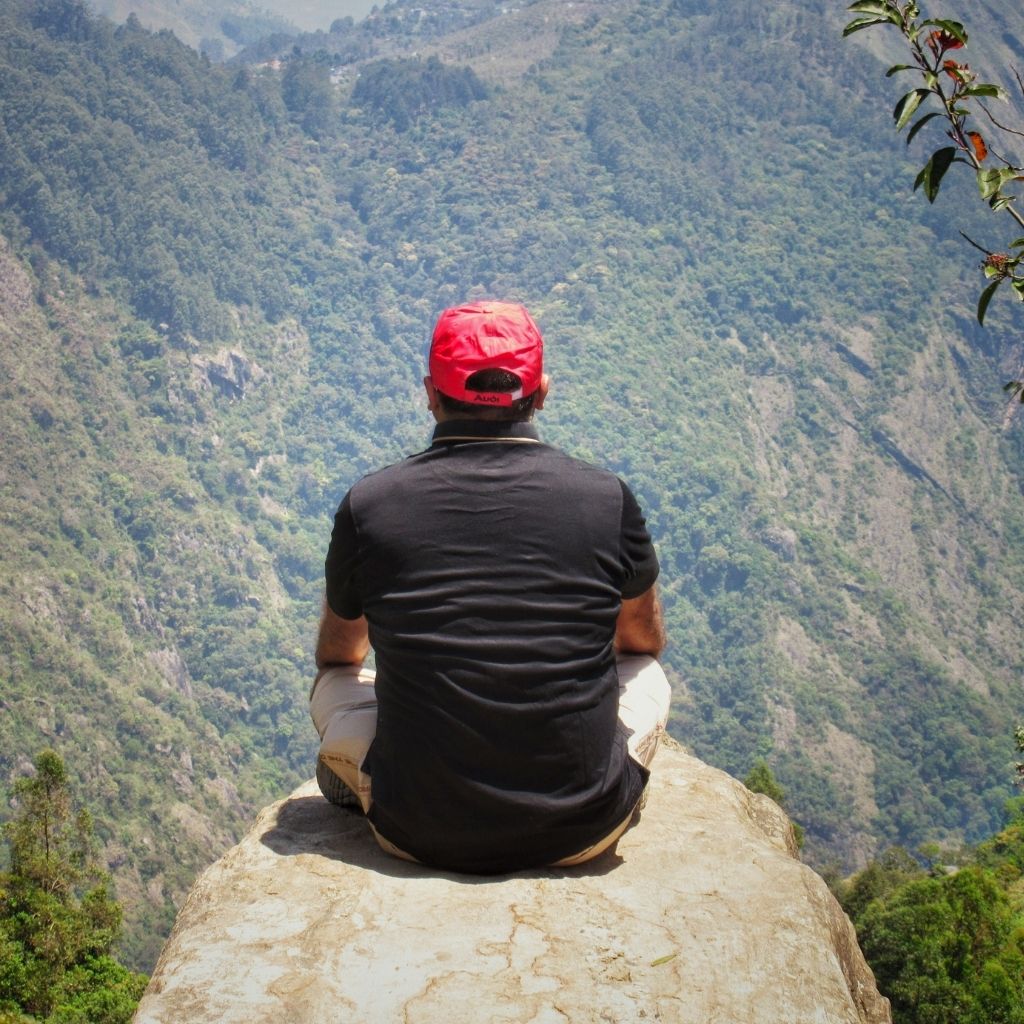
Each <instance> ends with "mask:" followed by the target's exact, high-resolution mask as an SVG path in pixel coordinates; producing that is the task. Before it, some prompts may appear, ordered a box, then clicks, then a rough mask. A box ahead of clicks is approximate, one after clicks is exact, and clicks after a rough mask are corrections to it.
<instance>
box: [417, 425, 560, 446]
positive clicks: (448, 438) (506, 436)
mask: <svg viewBox="0 0 1024 1024" xmlns="http://www.w3.org/2000/svg"><path fill="white" fill-rule="evenodd" d="M457 441H520V442H526V443H529V442H531V441H532V442H533V443H534V444H536V443H537V442H539V441H540V435H539V434H538V433H537V428H536V427H535V426H534V425H533V424H532V423H526V422H508V421H505V420H447V421H445V422H444V423H438V425H437V426H436V427H435V428H434V436H433V438H432V440H431V444H445V443H449V442H457Z"/></svg>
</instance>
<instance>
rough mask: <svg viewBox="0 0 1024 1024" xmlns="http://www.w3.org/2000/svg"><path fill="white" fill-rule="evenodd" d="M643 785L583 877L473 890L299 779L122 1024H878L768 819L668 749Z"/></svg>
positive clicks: (207, 879)
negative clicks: (631, 820) (635, 816)
mask: <svg viewBox="0 0 1024 1024" xmlns="http://www.w3.org/2000/svg"><path fill="white" fill-rule="evenodd" d="M651 786H652V789H651V794H650V798H649V800H648V803H647V807H646V809H645V810H644V812H643V819H642V821H641V823H640V825H639V826H638V827H636V828H634V829H632V830H631V831H629V832H628V833H626V835H625V836H624V837H623V838H622V839H621V840H620V841H619V843H618V847H617V849H616V850H614V851H612V852H609V853H608V854H606V855H605V856H604V857H602V858H600V859H598V860H596V861H594V862H593V863H591V864H589V865H585V866H583V867H579V868H575V869H567V870H547V871H530V872H524V873H521V874H516V875H507V876H499V877H494V878H477V877H470V876H460V875H454V874H448V873H444V872H439V871H433V870H428V869H426V868H422V867H419V866H417V865H414V864H407V863H405V862H402V861H398V860H394V859H392V858H389V857H387V856H386V855H385V854H383V853H381V852H380V851H379V850H378V848H377V846H376V844H375V843H374V842H373V840H372V839H371V837H370V835H369V832H368V830H367V828H366V825H365V823H364V822H363V820H362V819H361V818H358V817H355V816H352V815H348V814H346V813H345V812H342V811H339V810H337V809H336V808H334V807H332V806H331V805H329V804H328V803H327V802H326V801H324V800H323V798H322V797H321V796H320V794H319V792H318V791H317V789H316V785H315V783H312V782H310V783H307V784H306V785H304V786H302V787H301V788H300V789H298V790H296V791H295V792H294V793H293V794H292V795H291V796H290V797H289V798H288V799H286V800H283V801H281V802H280V803H277V804H274V805H273V806H271V807H268V808H266V809H265V810H264V811H263V812H262V813H261V814H260V816H259V818H258V819H257V821H256V824H255V825H254V827H253V829H252V830H251V831H250V833H249V834H248V835H247V836H246V837H245V839H244V840H243V841H242V842H241V843H239V845H238V846H236V847H235V848H234V849H232V850H231V851H229V852H228V853H227V854H226V855H225V856H224V857H222V858H221V859H220V860H219V861H218V862H217V863H216V864H214V865H213V866H212V867H211V868H210V869H209V870H207V871H206V873H205V874H203V875H202V876H201V878H200V879H199V880H198V881H197V882H196V884H195V886H194V888H193V890H192V892H191V894H190V896H189V898H188V901H187V902H186V904H185V905H184V907H183V908H182V910H181V912H180V914H179V915H178V920H177V923H176V925H175V928H174V932H173V933H172V935H171V938H170V940H169V941H168V943H167V945H166V947H165V949H164V951H163V954H162V955H161V957H160V961H159V963H158V964H157V967H156V970H155V972H154V973H153V976H152V980H151V982H150V986H149V989H148V990H147V992H146V995H145V996H144V998H143V1000H142V1003H141V1004H140V1007H139V1010H138V1014H137V1016H136V1018H135V1019H136V1022H137V1024H155V1022H167V1024H170V1022H176V1024H177V1022H181V1021H188V1022H190V1024H202V1022H210V1024H213V1022H217V1024H231V1022H236V1021H237V1022H243V1021H244V1022H246V1024H256V1022H268V1024H269V1022H274V1024H278V1022H281V1021H288V1022H291V1024H321V1022H328V1021H330V1022H333V1021H340V1020H344V1021H347V1022H353V1024H355V1022H366V1024H376V1022H381V1024H384V1022H393V1021H406V1022H409V1024H436V1022H441V1021H443V1022H445V1024H461V1022H465V1024H480V1022H482V1021H509V1022H517V1024H519V1022H527V1021H529V1022H533V1024H549V1022H551V1024H553V1022H556V1021H558V1022H565V1021H570V1022H582V1021H636V1020H652V1021H653V1020H660V1021H672V1022H680V1024H683V1022H687V1024H689V1022H693V1024H698V1022H699V1024H714V1022H720V1024H737V1022H740V1021H742V1022H745V1024H759V1022H763V1024H780V1022H788V1024H791V1022H810V1021H814V1022H818V1024H825V1022H837V1024H838V1022H844V1024H845V1022H850V1024H853V1022H858V1024H867V1022H871V1024H876V1022H877V1024H882V1022H888V1021H890V1015H889V1007H888V1002H887V1001H886V1000H885V999H884V998H883V997H882V996H880V995H879V993H878V990H877V989H876V987H875V983H874V978H873V977H872V975H871V972H870V970H869V969H868V967H867V965H866V964H865V962H864V959H863V956H862V955H861V953H860V950H859V948H858V946H857V941H856V937H855V935H854V932H853V928H852V926H851V924H850V922H849V921H848V920H847V918H846V917H845V915H844V914H843V913H842V911H841V909H840V908H839V906H838V904H837V903H836V902H835V900H834V899H833V897H832V895H831V894H830V893H829V891H828V889H827V887H826V886H825V884H824V882H822V880H821V879H820V878H819V877H818V876H817V875H816V874H814V872H813V871H811V870H810V869H809V868H807V867H806V866H804V865H802V864H801V863H800V862H799V861H798V860H797V859H796V858H795V856H794V851H793V844H792V836H791V829H790V826H789V822H788V820H787V819H786V817H785V815H784V814H783V813H782V812H781V811H780V810H779V809H778V808H777V807H776V805H775V804H774V803H772V802H771V801H770V800H769V799H768V798H767V797H763V796H755V795H752V794H751V793H749V792H748V791H747V790H746V789H745V788H744V787H743V786H741V785H740V784H739V783H738V782H736V781H735V780H734V779H732V778H730V777H729V776H728V775H725V774H723V773H722V772H719V771H717V770H715V769H713V768H710V767H708V766H707V765H705V764H703V763H702V762H700V761H697V760H696V759H694V758H692V757H689V756H688V755H686V754H685V753H684V752H683V751H682V750H681V749H680V748H679V747H678V746H676V745H675V744H672V743H669V744H667V746H666V748H663V749H662V750H661V751H660V752H659V754H658V757H657V760H656V761H655V765H654V777H653V779H652V783H651Z"/></svg>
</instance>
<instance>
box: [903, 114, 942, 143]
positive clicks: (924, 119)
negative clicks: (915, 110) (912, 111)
mask: <svg viewBox="0 0 1024 1024" xmlns="http://www.w3.org/2000/svg"><path fill="white" fill-rule="evenodd" d="M933 117H942V112H941V111H938V110H933V111H932V112H931V113H930V114H925V115H924V117H922V118H920V119H919V120H917V121H915V122H914V123H913V124H912V125H911V126H910V131H909V132H908V133H907V145H908V146H909V145H910V142H911V140H912V139H913V138H914V136H915V135H916V134H917V133H918V132H919V131H920V130H921V129H922V128H923V127H924V126H925V125H926V124H927V123H928V122H929V121H930V120H931V119H932V118H933Z"/></svg>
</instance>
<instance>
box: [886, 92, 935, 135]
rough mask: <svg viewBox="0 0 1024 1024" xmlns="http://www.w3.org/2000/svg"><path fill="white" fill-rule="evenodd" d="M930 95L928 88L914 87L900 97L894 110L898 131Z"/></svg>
mask: <svg viewBox="0 0 1024 1024" xmlns="http://www.w3.org/2000/svg"><path fill="white" fill-rule="evenodd" d="M930 95H931V93H930V92H929V91H928V90H927V89H914V90H913V91H912V92H908V93H907V94H906V96H903V97H902V98H901V99H900V101H899V103H897V104H896V106H895V108H894V109H893V112H892V117H893V120H894V121H895V122H896V130H897V131H899V130H900V129H901V128H903V126H904V125H905V124H906V123H907V122H908V121H909V120H910V119H911V118H912V117H913V116H914V111H915V110H917V108H918V107H919V106H921V103H922V102H923V101H924V100H926V99H927V98H928V97H929V96H930Z"/></svg>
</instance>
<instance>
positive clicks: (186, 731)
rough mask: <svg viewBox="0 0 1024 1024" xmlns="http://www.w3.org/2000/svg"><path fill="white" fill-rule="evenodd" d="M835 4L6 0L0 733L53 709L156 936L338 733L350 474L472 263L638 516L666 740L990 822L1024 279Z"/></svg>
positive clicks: (0, 278)
mask: <svg viewBox="0 0 1024 1024" xmlns="http://www.w3.org/2000/svg"><path fill="white" fill-rule="evenodd" d="M420 11H422V13H417V12H420ZM843 14H844V11H843V6H842V5H836V4H832V3H825V2H820V0H802V2H788V0H784V2H780V3H777V4H774V5H771V6H770V7H766V6H765V5H763V4H755V3H753V2H747V0H731V2H728V3H725V2H722V3H719V2H715V0H713V2H711V3H701V4H697V3H691V2H690V0H674V2H669V0H651V2H635V0H611V2H608V3H575V4H573V5H567V4H563V3H555V2H552V0H539V2H537V3H532V4H525V5H523V6H522V7H520V8H516V9H509V10H508V11H507V12H506V13H502V11H501V9H499V8H492V7H490V6H489V5H486V4H478V5H465V6H464V7H463V8H460V9H459V11H455V10H454V9H450V8H448V7H446V6H445V5H443V4H430V3H428V4H418V5H417V6H416V8H415V9H414V8H413V7H412V6H411V5H410V6H408V7H406V6H405V5H403V4H402V3H397V4H392V5H389V6H387V7H385V8H384V10H383V11H381V12H380V13H379V14H378V15H374V16H372V17H371V18H370V19H368V20H367V22H366V23H365V25H361V26H351V25H347V26H346V25H338V26H337V27H336V31H332V32H331V33H329V34H328V33H323V34H321V36H318V37H315V38H314V37H302V38H300V39H298V40H292V41H290V43H289V44H287V45H282V46H280V47H278V48H276V49H275V48H274V47H269V46H267V47H262V48H260V47H256V48H254V50H253V51H252V52H251V54H250V56H251V57H252V59H253V60H257V59H258V60H260V61H262V60H264V59H266V58H267V57H268V56H279V57H282V58H284V61H283V66H282V68H281V70H279V71H274V70H270V69H267V68H261V67H255V66H251V65H248V64H242V63H237V64H232V65H225V66H219V65H216V64H213V63H211V62H210V61H209V60H207V59H204V58H203V57H201V56H199V55H198V54H197V53H196V52H195V51H193V50H190V49H189V48H187V47H186V46H184V45H183V44H181V43H179V42H177V41H176V40H175V39H174V38H173V37H172V36H170V35H169V34H168V33H159V34H156V35H154V34H151V33H150V32H148V31H146V30H145V29H143V28H142V27H141V26H140V25H139V24H138V23H137V22H134V21H129V22H128V23H126V24H124V25H122V26H119V27H118V26H114V25H113V24H112V23H109V22H106V21H103V20H102V19H99V18H97V17H95V16H93V15H90V14H89V12H88V11H87V9H86V7H85V6H83V5H82V4H80V3H77V2H75V0H35V2H28V0H5V2H4V3H3V4H0V196H2V203H0V209H2V214H0V216H2V228H3V233H4V236H5V239H6V241H4V242H3V243H2V247H0V332H2V335H3V337H2V344H0V358H2V360H3V371H4V372H3V375H2V383H0V402H2V406H3V422H4V424H5V428H4V433H5V444H4V445H3V447H2V449H0V530H2V543H3V548H4V551H5V557H4V560H3V565H2V572H0V623H2V636H3V646H2V659H3V660H2V662H0V673H2V674H0V706H2V709H3V716H2V717H0V775H2V777H3V778H4V779H5V780H7V781H12V780H13V779H14V778H16V777H17V776H19V775H20V774H23V773H24V772H25V771H26V770H27V768H28V766H29V764H30V762H31V760H32V757H33V756H34V754H35V752H36V751H37V750H39V749H40V748H41V747H43V746H52V747H54V748H55V749H57V750H58V751H59V753H60V754H61V756H62V757H63V759H64V762H65V764H66V765H67V768H68V771H69V773H70V775H71V776H72V777H73V778H74V779H75V786H76V787H77V789H76V791H77V792H78V793H79V794H80V795H81V797H82V798H83V802H85V803H87V804H88V805H89V806H90V807H91V809H92V811H93V813H94V815H95V818H96V831H97V834H98V836H99V837H100V839H101V840H102V842H103V844H104V849H105V854H106V859H107V862H108V863H109V865H110V867H111V870H112V872H113V874H114V876H115V880H116V883H117V886H118V895H119V897H120V898H121V899H122V901H123V902H124V903H125V904H126V918H127V922H128V925H129V929H130V935H131V945H130V952H131V954H132V957H133V962H135V963H136V964H137V965H139V966H142V967H147V966H149V965H150V963H151V958H152V956H153V954H154V952H155V950H156V949H157V948H158V945H159V942H160V940H161V937H162V932H163V930H164V929H165V928H166V926H167V924H168V923H169V920H170V917H171V915H172V914H173V906H174V903H175V901H180V899H181V897H182V896H183V894H184V892H185V891H186V889H187V886H188V884H189V881H190V880H191V877H192V876H193V875H194V873H195V871H196V870H198V869H199V868H200V867H201V866H202V865H203V864H205V863H206V862H208V861H209V860H210V859H212V857H214V856H215V855H216V853H217V852H218V851H219V850H220V849H222V848H223V847H224V845H225V844H226V843H228V842H229V841H230V840H231V838H232V837H233V836H235V835H237V834H238V832H239V830H240V829H241V828H242V827H243V825H244V824H245V822H246V821H247V820H248V819H249V818H250V817H251V815H252V813H253V811H254V809H255V808H256V807H258V806H260V805H261V804H262V803H265V802H268V801H269V800H270V799H271V798H272V797H275V796H280V795H281V794H283V793H284V792H286V791H287V790H288V788H289V787H290V786H292V785H293V784H294V783H296V782H297V781H298V780H300V779H302V778H306V777H309V775H310V774H311V772H312V756H313V751H314V745H313V742H312V728H311V726H310V725H309V723H308V718H307V713H306V708H305V699H306V693H307V690H308V683H309V677H310V663H311V647H312V638H313V632H314V630H315V625H316V617H317V614H318V605H319V598H320V589H321V571H322V559H323V554H324V551H325V548H326V542H327V538H328V534H329V530H330V520H331V515H332V514H333V510H334V507H335V506H336V503H337V501H338V500H339V499H340V497H341V495H342V494H343V493H344V491H345V489H346V488H347V487H348V486H349V485H350V484H351V483H352V482H353V481H354V480H355V479H356V478H357V477H358V476H359V475H360V474H362V473H364V472H366V471H368V470H369V469H371V468H374V467H376V466H379V465H380V464H382V463H384V462H387V461H392V460H394V459H397V458H399V457H401V456H402V455H403V454H404V453H407V452H409V451H413V450H416V449H417V448H418V447H420V446H422V444H423V443H424V442H425V440H426V438H427V437H428V436H429V423H428V417H427V413H426V410H425V407H424V400H423V398H422V394H421V387H420V383H419V381H420V377H421V376H422V373H423V363H424V356H425V349H426V338H427V336H428V332H429V329H430V326H431V324H432V322H433V319H434V317H435V316H436V313H437V312H438V311H439V310H440V309H441V308H442V307H444V306H445V305H448V304H451V303H453V302H456V301H458V300H461V299H463V298H466V297H482V296H501V297H507V298H512V299H516V300H519V301H522V302H524V303H525V304H526V305H527V306H528V307H529V308H530V309H531V310H532V311H533V312H534V314H535V316H536V318H537V320H538V322H539V324H540V326H541V328H542V330H543V331H544V334H545V337H546V340H547V344H548V353H549V368H550V371H551V374H552V377H553V382H554V384H553V391H552V397H551V399H550V401H549V403H548V406H547V407H546V408H545V410H544V411H543V413H542V414H541V418H540V420H539V423H540V427H541V430H542V433H543V434H544V436H545V437H546V439H548V440H550V441H552V442H554V443H557V444H559V445H562V446H564V447H566V448H567V449H570V450H572V451H573V452H575V453H578V454H580V455H582V456H583V457H586V458H590V459H593V460H594V461H597V462H600V463H602V464H605V465H609V466H611V467H612V468H614V469H616V470H617V471H619V472H621V473H622V474H623V475H624V476H625V477H626V478H627V479H628V480H629V481H630V482H631V484H632V485H633V486H634V489H635V490H636V492H637V493H638V495H639V497H640V499H641V501H642V503H643V505H644V507H645V509H646V510H647V511H648V514H649V520H650V523H651V526H652V529H653V532H654V534H655V538H656V541H657V543H658V547H659V552H660V555H661V560H662V564H663V575H662V581H661V585H662V591H663V594H664V598H665V605H666V618H667V622H668V627H669V632H670V638H671V644H670V648H669V650H668V652H667V654H666V660H667V664H668V669H669V673H670V676H671V678H672V681H673V684H674V686H675V690H676V697H677V700H676V706H675V711H674V715H673V719H672V725H671V728H672V731H673V733H674V735H676V736H677V737H678V738H679V739H680V740H681V741H682V742H684V743H685V744H686V745H687V746H688V747H690V748H691V749H692V750H693V751H694V752H695V753H696V754H698V755H699V756H700V757H702V758H704V759H706V760H708V761H709V762H711V763H713V764H716V765H719V766H722V767H724V768H726V769H727V770H729V771H731V772H733V773H734V774H737V775H739V776H741V777H742V776H743V775H745V774H746V773H747V772H748V771H749V769H750V768H751V766H752V765H754V764H755V762H757V761H758V759H762V758H763V759H765V760H766V761H767V762H768V763H769V764H770V765H771V767H772V770H773V771H774V773H775V775H776V776H777V777H778V779H779V780H780V781H781V782H782V784H783V785H784V786H785V788H786V790H787V793H788V800H787V805H788V808H789V810H790V811H791V813H792V814H793V815H794V817H795V818H796V819H797V820H799V821H800V822H801V823H802V824H803V826H804V827H805V829H806V833H807V837H808V842H807V847H806V856H807V857H808V859H810V860H811V861H812V862H813V863H818V864H822V863H824V862H826V861H832V860H836V861H839V862H841V863H842V864H844V865H845V866H847V867H854V866H861V865H862V864H863V863H864V862H865V860H866V859H867V858H868V857H870V856H871V855H872V854H873V853H875V852H876V851H878V850H879V849H881V848H883V847H885V846H887V845H888V844H890V843H893V842H901V843H903V844H906V845H908V846H910V847H913V846H916V845H917V844H919V843H920V842H922V841H925V840H938V841H957V840H959V839H961V838H967V839H971V840H978V839H981V838H984V837H986V836H989V835H991V834H993V833H995V832H996V831H998V829H999V828H1000V827H1001V826H1002V824H1003V817H1002V814H1003V810H1002V809H1003V804H1004V801H1005V799H1006V797H1007V796H1008V795H1009V793H1010V789H1011V784H1012V781H1011V776H1012V770H1011V767H1010V763H1011V760H1012V752H1013V726H1014V724H1015V723H1016V722H1017V721H1018V720H1019V719H1021V718H1024V693H1022V690H1021V686H1020V681H1021V673H1022V669H1024V654H1022V648H1021V644H1020V637H1021V635H1022V632H1024V621H1022V620H1024V564H1022V563H1024V495H1022V493H1021V491H1022V487H1021V482H1022V473H1021V464H1022V463H1021V459H1022V456H1024V443H1022V439H1024V427H1022V424H1021V416H1020V414H1019V413H1018V412H1017V411H1016V408H1015V407H1008V406H1007V405H1006V403H1005V402H1004V400H1003V395H1002V392H1001V391H1000V384H1001V383H1002V381H1003V380H1004V379H1005V378H1006V377H1007V376H1011V375H1013V374H1015V373H1017V372H1018V371H1019V369H1020V366H1021V362H1022V358H1024V347H1022V345H1021V342H1020V338H1021V328H1022V326H1024V319H1022V317H1021V310H1020V309H1019V307H1017V306H1016V305H1015V304H1014V303H1013V302H1012V301H1011V300H1009V299H1003V300H999V301H997V302H995V303H994V304H993V306H992V307H991V309H990V311H989V315H988V318H987V321H986V327H985V328H984V329H983V330H982V329H980V328H978V327H977V325H976V323H975V321H974V314H973V309H974V304H975V301H976V297H977V293H978V291H979V290H980V280H981V279H980V274H979V273H978V272H977V270H976V267H975V266H974V262H975V261H974V256H973V255H972V252H971V250H970V249H969V247H967V246H966V243H964V242H963V240H962V239H961V238H960V236H959V234H958V229H961V228H963V229H964V230H967V231H968V233H970V234H971V235H972V237H976V238H978V239H979V240H980V241H982V242H988V241H989V240H990V239H991V240H992V242H991V244H992V246H993V247H997V246H998V244H999V239H1000V237H1001V235H1000V233H999V229H998V225H996V224H994V223H993V219H992V216H991V215H990V214H989V213H988V211H986V210H985V208H984V206H983V205H982V204H980V203H978V202H977V201H976V197H975V195H974V194H972V189H973V188H974V186H973V184H972V183H971V182H968V181H965V182H962V183H961V184H960V187H959V190H958V187H956V186H954V185H953V183H952V175H951V178H950V183H949V184H947V185H946V186H944V190H943V195H942V196H941V198H940V200H939V202H938V203H937V204H936V205H935V207H929V206H928V205H927V204H926V203H925V202H924V201H923V200H921V198H920V197H919V196H917V197H915V196H912V195H911V192H910V186H911V183H912V180H913V175H914V173H916V169H917V166H918V165H919V163H920V161H919V160H918V155H919V154H918V151H917V148H916V146H917V144H915V147H912V148H911V151H910V153H909V154H908V153H907V151H906V149H905V147H904V144H903V141H902V140H901V139H899V138H897V137H896V136H895V134H894V133H892V131H891V128H890V117H889V110H890V109H891V104H892V102H893V101H894V98H893V97H892V96H891V95H888V94H887V92H886V90H887V89H888V88H889V87H890V86H889V83H887V82H886V80H885V79H884V78H883V73H884V68H885V63H884V62H883V61H882V59H881V57H880V56H878V55H876V54H875V53H874V52H873V51H872V50H870V49H868V48H867V47H866V46H865V45H859V44H858V45H855V44H853V43H843V42H842V40H841V39H840V31H841V25H842V22H843ZM994 32H998V35H992V33H994ZM986 33H989V34H990V37H991V38H993V39H995V40H996V42H995V44H994V47H993V50H992V52H993V60H994V61H996V62H997V63H998V65H999V67H1000V68H1001V69H1005V66H1006V62H1007V60H1008V53H1011V52H1012V50H1013V45H1012V44H1011V43H1009V42H1008V41H1007V40H1008V39H1011V38H1012V39H1024V14H1021V13H1020V12H1017V11H1015V10H1014V11H1008V12H1007V11H1003V12H999V19H998V20H997V19H996V18H995V17H993V15H992V14H991V13H990V12H989V10H988V8H987V7H984V6H980V5H979V7H978V11H977V16H976V22H975V25H974V32H973V34H972V43H971V50H970V52H969V53H968V59H970V60H971V62H972V65H977V66H979V67H983V66H984V65H985V60H986V51H985V48H984V47H985V36H986ZM313 41H315V43H316V45H315V46H314V45H312V44H311V43H312V42H313ZM413 97H415V100H416V102H410V100H411V98H413ZM1019 109H1020V105H1018V110H1019ZM1007 116H1010V115H1009V114H1007Z"/></svg>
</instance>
